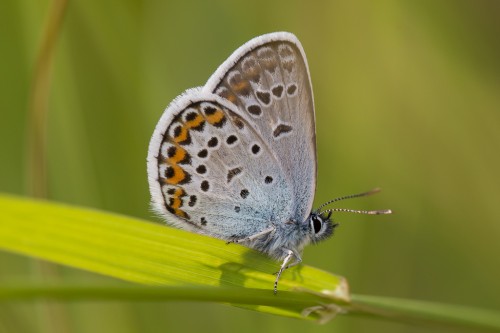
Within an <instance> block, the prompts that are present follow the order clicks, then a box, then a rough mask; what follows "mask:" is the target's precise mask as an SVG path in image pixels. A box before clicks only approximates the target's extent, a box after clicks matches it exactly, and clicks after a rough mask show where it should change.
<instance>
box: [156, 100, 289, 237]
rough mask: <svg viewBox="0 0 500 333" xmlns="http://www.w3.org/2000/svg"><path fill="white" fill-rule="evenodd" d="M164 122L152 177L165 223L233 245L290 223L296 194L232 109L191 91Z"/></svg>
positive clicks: (159, 129)
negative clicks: (233, 242) (165, 218)
mask: <svg viewBox="0 0 500 333" xmlns="http://www.w3.org/2000/svg"><path fill="white" fill-rule="evenodd" d="M224 104H225V105H224ZM163 117H164V118H165V119H163V118H162V120H160V123H159V125H158V127H157V130H156V131H155V134H154V135H153V140H152V144H151V150H150V156H149V165H150V170H149V171H148V172H149V173H150V187H151V191H152V193H157V194H158V195H153V201H154V204H155V207H156V208H157V209H158V210H161V211H162V212H164V213H167V220H169V221H172V222H174V224H175V225H176V226H178V227H181V228H185V229H190V230H195V231H196V232H199V233H206V234H211V235H214V236H217V237H219V238H223V239H232V238H241V237H247V236H250V235H252V234H255V233H257V232H260V231H262V229H264V228H266V227H269V226H270V225H271V224H272V223H276V222H278V221H282V220H284V219H286V218H287V217H288V214H289V212H290V211H291V205H292V202H293V200H292V196H293V192H292V188H291V186H290V185H289V183H288V179H287V178H286V177H285V176H284V172H283V170H282V169H281V168H282V166H281V164H280V163H279V161H278V160H277V159H276V156H275V155H274V154H273V152H272V150H271V149H270V148H269V146H268V143H267V142H266V141H265V140H263V139H262V137H261V136H260V135H259V134H258V133H257V132H256V130H255V129H254V128H253V126H251V124H250V123H249V122H248V121H247V120H246V119H244V118H243V117H241V116H240V115H238V112H237V111H236V109H235V107H234V105H231V104H229V103H227V101H225V100H223V99H221V98H220V97H218V96H215V95H212V94H208V95H207V94H202V93H197V92H193V91H191V92H188V93H187V94H185V95H184V96H182V97H181V98H180V99H178V100H177V101H176V102H174V103H173V104H172V105H171V106H170V107H169V108H168V109H167V112H165V114H164V116H163ZM164 128H166V130H165V129H164ZM153 142H155V143H154V144H153ZM277 193H278V194H279V195H276V194H277Z"/></svg>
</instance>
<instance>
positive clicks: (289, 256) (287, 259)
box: [274, 250, 300, 295]
mask: <svg viewBox="0 0 500 333" xmlns="http://www.w3.org/2000/svg"><path fill="white" fill-rule="evenodd" d="M285 251H286V254H287V255H286V257H285V259H283V263H282V264H281V267H280V270H279V271H278V273H277V274H276V280H275V281H274V294H275V295H276V294H277V293H278V281H279V279H280V277H281V273H283V271H284V270H285V269H287V268H288V267H289V266H288V264H289V263H290V260H292V258H293V257H295V256H296V255H295V253H294V252H293V251H292V250H285ZM299 259H300V257H299Z"/></svg>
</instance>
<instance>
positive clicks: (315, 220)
mask: <svg viewBox="0 0 500 333" xmlns="http://www.w3.org/2000/svg"><path fill="white" fill-rule="evenodd" d="M322 226H323V223H322V221H321V219H320V218H319V217H317V216H313V217H312V219H311V227H312V229H313V230H314V233H315V234H318V233H319V232H320V231H321V227H322Z"/></svg>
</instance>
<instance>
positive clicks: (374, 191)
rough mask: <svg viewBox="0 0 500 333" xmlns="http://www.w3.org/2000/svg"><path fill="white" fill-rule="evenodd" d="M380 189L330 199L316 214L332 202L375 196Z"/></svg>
mask: <svg viewBox="0 0 500 333" xmlns="http://www.w3.org/2000/svg"><path fill="white" fill-rule="evenodd" d="M380 191H381V189H380V188H379V187H376V188H374V189H372V190H370V191H368V192H363V193H358V194H351V195H346V196H343V197H340V198H335V199H332V200H330V201H328V202H325V203H324V204H322V205H321V206H319V207H318V209H317V210H316V212H319V211H321V208H323V207H325V206H327V205H329V204H331V203H333V202H337V201H342V200H345V199H352V198H359V197H366V196H368V195H372V194H375V193H378V192H380Z"/></svg>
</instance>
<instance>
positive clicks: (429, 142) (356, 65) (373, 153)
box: [0, 0, 500, 333]
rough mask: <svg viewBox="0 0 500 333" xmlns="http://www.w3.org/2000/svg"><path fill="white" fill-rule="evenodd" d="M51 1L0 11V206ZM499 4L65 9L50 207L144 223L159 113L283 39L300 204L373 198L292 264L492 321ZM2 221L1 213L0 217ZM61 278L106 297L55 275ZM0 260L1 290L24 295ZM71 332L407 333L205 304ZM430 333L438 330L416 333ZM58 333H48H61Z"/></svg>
mask: <svg viewBox="0 0 500 333" xmlns="http://www.w3.org/2000/svg"><path fill="white" fill-rule="evenodd" d="M49 5H50V2H49V1H46V0H41V1H31V0H6V1H5V0H4V1H1V2H0V22H2V23H1V24H2V29H0V52H1V53H0V59H1V61H0V73H1V79H0V84H1V89H0V115H1V117H0V153H1V161H2V163H1V164H0V191H2V192H7V193H14V194H21V195H24V194H26V193H27V191H26V188H27V177H26V173H27V167H26V163H27V134H28V133H27V132H28V130H27V121H28V119H27V118H28V113H27V110H28V100H29V89H30V85H31V81H32V76H33V69H34V63H35V58H36V54H37V49H38V47H39V45H40V39H41V32H42V30H43V29H42V28H43V26H44V23H45V21H46V19H47V15H48V10H49V7H50V6H49ZM499 17H500V2H498V1H493V0H492V1H477V0H470V1H452V0H450V1H442V0H439V1H437V0H426V1H396V0H383V1H376V2H374V1H371V0H364V1H347V0H346V1H323V2H320V1H318V2H314V3H313V2H311V1H292V0H281V1H273V2H270V1H264V0H259V1H253V2H239V1H229V0H219V1H212V2H209V1H191V0H190V1H175V2H169V1H151V0H148V1H146V0H144V1H132V0H128V1H124V0H120V1H117V0H114V1H96V0H90V1H70V2H69V6H68V8H67V12H66V16H65V19H64V23H63V26H62V33H61V35H60V39H59V40H58V43H57V48H56V52H55V57H54V66H53V76H52V91H51V94H50V110H49V119H48V171H49V172H48V183H49V198H50V199H52V200H56V201H61V202H66V203H71V204H77V205H81V206H87V207H95V208H100V209H104V210H108V211H113V212H118V213H123V214H128V215H132V216H137V217H142V218H147V219H151V220H153V219H154V220H158V219H156V218H155V217H153V214H152V213H151V212H150V210H149V193H148V188H147V180H146V164H145V158H146V154H147V147H148V143H149V138H150V136H151V134H152V132H153V129H154V126H155V124H156V122H157V120H158V119H159V117H160V115H161V113H162V111H163V109H164V108H165V107H166V106H167V105H168V103H169V102H170V101H171V100H172V99H173V98H174V97H175V96H177V95H178V94H179V93H181V92H182V91H184V90H185V89H186V88H190V87H194V86H199V85H203V84H204V83H205V81H206V80H207V79H208V77H209V76H210V74H211V73H212V72H213V71H214V70H215V69H216V68H217V66H218V65H220V64H221V63H222V62H223V61H224V60H225V59H226V57H227V56H229V55H230V54H231V53H232V51H233V50H235V49H236V48H237V47H238V46H240V45H241V44H243V43H244V42H246V41H247V40H249V39H251V38H252V37H255V36H257V35H260V34H263V33H267V32H272V31H280V30H285V31H290V32H293V33H295V34H296V35H297V36H298V38H299V39H300V40H301V42H302V44H303V46H304V48H305V51H306V54H307V57H308V61H309V67H310V71H311V76H312V81H313V86H314V93H315V101H316V118H317V121H318V124H317V140H318V156H319V179H318V186H317V188H318V189H317V194H316V205H318V204H320V203H322V202H324V201H326V200H328V199H331V198H333V197H336V196H341V195H345V194H351V193H355V192H360V191H364V190H368V189H370V188H372V187H375V186H381V187H382V188H383V189H384V191H383V192H382V194H380V195H377V196H375V197H372V198H366V199H358V200H355V201H349V202H343V203H342V205H340V206H341V207H345V208H364V209H378V208H392V209H393V210H394V211H395V214H394V215H392V216H383V217H372V216H358V215H350V214H347V215H346V214H342V215H341V214H340V213H339V214H337V215H336V216H335V219H336V221H337V222H340V223H341V227H340V228H339V229H338V230H337V233H336V235H335V237H334V238H333V239H330V240H328V241H326V242H324V243H322V244H320V245H318V246H313V247H309V248H307V249H306V251H305V254H304V262H305V263H307V264H309V265H314V266H316V267H320V268H323V269H325V270H328V271H330V272H334V273H337V274H341V275H343V276H345V277H347V279H348V280H349V282H350V286H351V291H352V292H353V293H358V294H373V295H384V296H393V297H405V298H414V299H425V300H431V301H438V302H448V303H454V304H462V305H469V306H477V307H484V308H490V309H497V310H498V309H500V305H499V299H500V283H499V281H500V263H499V253H500V241H499V239H498V238H499V235H500V223H499V222H500V176H499V172H500V153H499V151H500V60H499V59H500V38H499V36H500V20H499ZM0 209H1V207H0ZM58 269H59V271H60V273H59V274H60V276H61V277H60V279H65V280H72V281H74V280H78V281H89V280H90V281H94V280H100V281H109V280H111V279H108V278H104V277H99V276H96V275H93V274H90V273H86V272H82V271H78V270H76V269H69V268H64V267H59V268H58ZM34 271H36V269H34V264H33V261H32V260H31V259H28V258H24V257H21V256H18V255H13V254H8V253H0V283H1V281H12V280H15V279H17V278H20V279H25V280H26V279H32V280H37V279H39V278H40V277H39V276H37V274H35V273H34ZM61 313H63V314H64V316H63V317H62V318H60V320H61V321H62V322H61V323H60V324H61V326H62V327H63V328H66V329H68V331H71V332H122V333H123V332H170V331H172V332H173V331H184V332H191V331H198V330H199V331H201V330H207V329H209V330H217V331H218V332H233V331H235V330H237V331H239V332H255V331H256V330H260V331H264V330H265V331H274V332H285V331H286V332H288V333H293V332H333V331H335V332H368V331H369V332H391V333H392V332H421V331H423V330H424V329H423V328H422V327H411V326H408V325H403V324H394V323H388V322H381V321H374V320H369V319H363V318H355V317H340V318H337V319H335V320H334V321H333V322H331V323H329V324H327V325H324V326H318V325H315V324H313V323H309V322H302V321H298V320H292V319H286V318H279V317H274V316H270V315H263V314H260V313H255V312H251V311H247V310H242V309H238V308H234V307H229V306H224V305H218V304H196V303H181V304H178V303H125V302H103V303H99V302H95V303H94V302H82V303H70V304H64V305H63V309H62V310H61ZM43 316H44V315H43V311H40V306H39V305H38V304H30V303H28V304H2V305H0V332H39V331H43V330H42V328H41V325H43V324H41V323H43V322H44V321H45V322H46V321H47V318H45V319H43V318H42V317H43ZM425 330H426V331H427V332H442V331H443V330H442V329H425ZM62 331H65V330H62Z"/></svg>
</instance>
